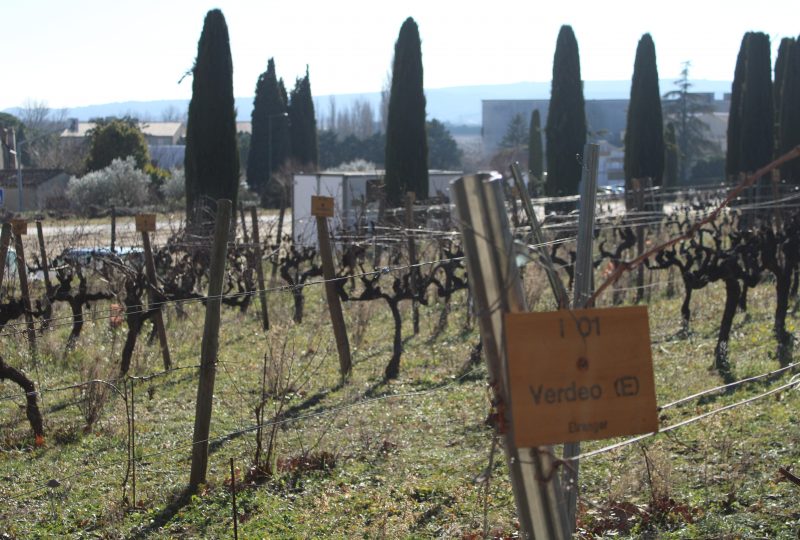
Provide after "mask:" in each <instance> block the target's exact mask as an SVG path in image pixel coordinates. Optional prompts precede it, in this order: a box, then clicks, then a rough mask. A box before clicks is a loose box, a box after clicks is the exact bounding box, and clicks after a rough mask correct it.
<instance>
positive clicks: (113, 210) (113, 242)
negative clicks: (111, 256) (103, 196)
mask: <svg viewBox="0 0 800 540" xmlns="http://www.w3.org/2000/svg"><path fill="white" fill-rule="evenodd" d="M116 244H117V207H116V206H114V205H113V204H112V205H111V253H114V252H115V251H116Z"/></svg>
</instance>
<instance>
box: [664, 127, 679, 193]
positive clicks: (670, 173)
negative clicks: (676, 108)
mask: <svg viewBox="0 0 800 540" xmlns="http://www.w3.org/2000/svg"><path fill="white" fill-rule="evenodd" d="M663 185H664V187H675V186H677V185H678V137H677V136H676V134H675V124H673V123H672V122H669V123H667V127H666V129H665V130H664V183H663Z"/></svg>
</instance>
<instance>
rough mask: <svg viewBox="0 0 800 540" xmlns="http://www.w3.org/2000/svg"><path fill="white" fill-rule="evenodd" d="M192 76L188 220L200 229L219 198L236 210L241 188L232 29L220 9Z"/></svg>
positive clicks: (210, 18)
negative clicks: (229, 35) (206, 215)
mask: <svg viewBox="0 0 800 540" xmlns="http://www.w3.org/2000/svg"><path fill="white" fill-rule="evenodd" d="M192 74H193V81H192V99H191V101H190V102H189V119H188V125H187V129H186V156H185V158H184V166H185V170H186V220H187V223H189V224H190V225H199V224H200V223H202V222H203V221H205V219H204V216H202V215H201V212H200V211H201V210H202V209H207V210H209V211H211V212H215V211H216V200H217V199H230V200H231V202H232V203H233V205H234V208H235V207H236V196H237V192H238V188H239V151H238V149H237V140H236V111H235V109H234V102H233V61H232V60H231V49H230V41H229V39H228V26H227V25H226V24H225V17H224V16H223V15H222V12H221V11H220V10H218V9H214V10H211V11H209V12H208V14H206V18H205V22H204V23H203V31H202V33H201V34H200V41H199V42H198V44H197V58H196V59H195V63H194V67H193V68H192ZM234 215H235V214H234Z"/></svg>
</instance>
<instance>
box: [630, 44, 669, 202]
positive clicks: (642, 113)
mask: <svg viewBox="0 0 800 540" xmlns="http://www.w3.org/2000/svg"><path fill="white" fill-rule="evenodd" d="M624 166H625V190H626V191H627V190H629V189H631V180H632V179H633V178H646V177H649V178H652V179H653V183H654V184H655V185H661V183H662V176H663V174H664V121H663V117H662V114H661V92H660V90H659V88H658V68H657V67H656V48H655V45H654V44H653V39H652V38H651V37H650V34H644V35H643V36H642V38H641V39H640V40H639V45H638V46H637V47H636V60H635V62H634V65H633V80H632V82H631V99H630V102H629V104H628V121H627V126H626V128H625V164H624Z"/></svg>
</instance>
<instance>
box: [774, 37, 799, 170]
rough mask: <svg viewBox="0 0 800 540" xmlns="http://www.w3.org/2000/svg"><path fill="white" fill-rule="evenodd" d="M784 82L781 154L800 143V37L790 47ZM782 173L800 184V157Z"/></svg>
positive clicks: (786, 165)
mask: <svg viewBox="0 0 800 540" xmlns="http://www.w3.org/2000/svg"><path fill="white" fill-rule="evenodd" d="M782 82H783V84H782V86H783V88H782V89H781V94H782V96H783V98H782V99H781V109H780V121H779V134H780V136H779V139H778V154H781V155H783V154H785V153H786V152H788V151H790V150H791V149H792V148H794V147H795V146H797V145H800V37H799V38H798V39H797V40H795V42H794V43H793V44H792V46H791V48H790V49H789V54H788V58H787V61H786V64H785V71H784V74H783V79H782ZM781 174H782V176H783V178H784V179H785V180H786V181H787V182H791V183H793V184H800V159H797V158H795V159H793V160H792V161H789V162H788V163H786V164H785V165H784V166H783V167H781Z"/></svg>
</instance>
